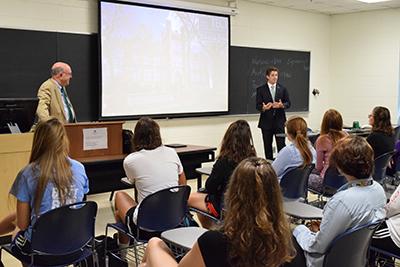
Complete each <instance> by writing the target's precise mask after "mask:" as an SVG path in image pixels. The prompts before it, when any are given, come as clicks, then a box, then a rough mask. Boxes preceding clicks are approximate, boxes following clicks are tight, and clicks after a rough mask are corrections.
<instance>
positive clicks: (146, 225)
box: [105, 185, 190, 266]
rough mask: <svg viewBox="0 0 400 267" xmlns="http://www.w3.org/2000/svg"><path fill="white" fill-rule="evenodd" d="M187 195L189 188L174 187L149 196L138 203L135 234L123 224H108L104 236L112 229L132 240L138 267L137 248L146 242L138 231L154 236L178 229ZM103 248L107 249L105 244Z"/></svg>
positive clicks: (183, 213)
mask: <svg viewBox="0 0 400 267" xmlns="http://www.w3.org/2000/svg"><path fill="white" fill-rule="evenodd" d="M189 195H190V186H188V185H180V186H174V187H170V188H166V189H162V190H160V191H157V192H155V193H153V194H150V195H148V196H147V197H146V198H145V199H143V200H142V202H141V203H140V206H139V210H138V215H137V222H136V226H137V227H136V228H137V231H136V233H130V232H129V229H128V227H127V226H126V225H125V224H123V223H109V224H107V226H106V236H107V234H108V228H113V229H115V230H117V231H118V232H122V233H124V234H125V235H127V236H129V238H130V239H131V240H133V246H132V247H133V248H134V253H135V262H136V266H138V265H139V260H138V246H140V245H142V244H144V243H145V242H147V241H148V238H147V237H141V236H140V231H141V230H142V231H146V232H150V233H154V236H156V235H158V233H161V232H163V231H166V230H170V229H173V228H176V227H178V226H179V224H180V223H181V222H182V221H183V219H184V217H185V215H186V213H187V211H188V207H187V201H188V198H189ZM105 247H106V248H107V244H106V246H105ZM112 253H113V252H112ZM106 255H107V251H106ZM114 256H115V254H114ZM106 258H107V256H106Z"/></svg>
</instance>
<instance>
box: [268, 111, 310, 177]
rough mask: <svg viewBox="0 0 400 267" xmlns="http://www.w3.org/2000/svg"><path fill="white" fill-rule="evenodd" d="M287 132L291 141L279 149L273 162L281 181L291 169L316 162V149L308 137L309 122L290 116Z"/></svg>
mask: <svg viewBox="0 0 400 267" xmlns="http://www.w3.org/2000/svg"><path fill="white" fill-rule="evenodd" d="M286 134H287V138H288V139H289V141H290V142H291V143H290V145H288V146H285V147H284V148H282V150H281V151H279V153H278V155H277V156H276V159H275V160H274V162H273V163H272V167H273V168H274V170H275V172H276V175H277V176H278V179H279V181H280V180H281V178H282V177H283V175H285V173H286V172H287V171H289V170H290V169H293V168H295V167H300V166H305V165H308V164H311V163H315V159H316V152H315V149H314V147H313V146H312V145H311V143H310V141H309V140H308V137H307V123H306V121H305V120H304V119H303V118H301V117H297V116H294V117H291V118H289V120H288V121H287V122H286Z"/></svg>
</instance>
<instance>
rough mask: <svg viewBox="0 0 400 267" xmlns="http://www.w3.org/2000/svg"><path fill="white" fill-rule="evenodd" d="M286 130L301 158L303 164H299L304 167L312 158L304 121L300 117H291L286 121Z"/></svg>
mask: <svg viewBox="0 0 400 267" xmlns="http://www.w3.org/2000/svg"><path fill="white" fill-rule="evenodd" d="M286 131H287V134H288V135H290V137H291V138H292V139H293V140H294V143H295V146H296V147H297V149H298V150H299V151H300V154H301V157H302V158H303V164H302V165H301V166H303V167H304V166H306V165H308V164H310V163H311V162H312V160H313V155H312V153H311V150H310V147H309V146H308V137H307V123H306V121H305V120H304V119H303V118H302V117H298V116H294V117H291V118H289V120H288V121H287V122H286Z"/></svg>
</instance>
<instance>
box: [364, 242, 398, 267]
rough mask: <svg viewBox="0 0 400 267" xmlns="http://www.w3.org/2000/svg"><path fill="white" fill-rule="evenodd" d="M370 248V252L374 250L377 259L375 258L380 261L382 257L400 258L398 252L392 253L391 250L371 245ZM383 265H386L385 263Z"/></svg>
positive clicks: (385, 258) (384, 258)
mask: <svg viewBox="0 0 400 267" xmlns="http://www.w3.org/2000/svg"><path fill="white" fill-rule="evenodd" d="M369 249H370V253H371V252H372V253H374V254H375V257H374V259H375V260H378V261H379V260H380V259H383V260H387V259H388V258H392V259H393V258H394V259H400V255H398V254H393V253H391V252H389V251H386V250H383V249H380V248H378V247H373V246H370V248H369ZM382 255H383V256H385V257H382ZM383 266H386V265H383Z"/></svg>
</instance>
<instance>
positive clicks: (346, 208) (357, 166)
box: [293, 136, 386, 267]
mask: <svg viewBox="0 0 400 267" xmlns="http://www.w3.org/2000/svg"><path fill="white" fill-rule="evenodd" d="M330 164H331V165H333V166H335V167H336V168H337V169H338V171H339V172H340V173H341V174H343V175H344V177H346V180H347V184H345V185H343V186H342V187H341V188H339V190H338V192H337V193H336V194H335V195H334V196H333V197H332V198H331V199H330V200H329V201H328V202H327V204H326V205H325V207H324V210H323V216H322V221H321V225H320V228H319V229H308V228H307V227H306V226H304V225H299V226H297V227H296V228H295V229H294V231H293V235H294V237H295V238H296V240H297V242H298V244H299V245H300V247H301V249H302V250H304V255H305V257H306V260H307V266H313V267H319V266H322V264H323V261H324V255H323V254H324V253H325V252H326V250H327V248H328V246H329V244H330V243H331V242H332V240H333V239H335V237H337V236H338V235H340V234H342V233H344V232H345V231H346V230H348V229H350V228H354V227H357V226H360V225H363V224H367V223H370V222H374V221H377V220H380V219H383V218H384V217H385V211H384V206H385V204H386V196H385V192H384V190H383V188H382V186H381V185H380V184H379V183H377V182H375V181H374V180H373V179H372V177H371V175H372V172H373V168H374V153H373V151H372V148H371V146H369V145H368V143H367V141H366V140H365V139H363V138H362V137H358V136H349V137H346V138H344V139H341V140H340V141H339V142H338V143H337V145H336V146H335V148H334V149H333V151H332V153H331V156H330ZM298 253H302V251H298Z"/></svg>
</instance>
